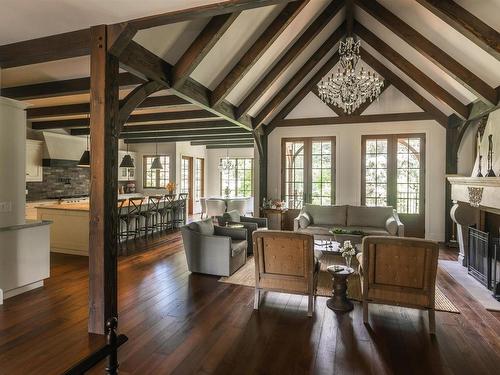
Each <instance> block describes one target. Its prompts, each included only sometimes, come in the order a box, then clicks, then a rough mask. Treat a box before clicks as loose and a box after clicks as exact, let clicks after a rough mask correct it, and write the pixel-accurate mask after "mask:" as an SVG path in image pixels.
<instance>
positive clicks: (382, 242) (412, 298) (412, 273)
mask: <svg viewBox="0 0 500 375" xmlns="http://www.w3.org/2000/svg"><path fill="white" fill-rule="evenodd" d="M362 246H363V252H362V253H359V254H358V255H357V257H358V260H359V264H360V266H361V267H360V271H361V272H360V274H361V278H362V289H363V321H364V322H365V323H368V304H370V303H380V304H385V305H396V306H404V307H410V308H416V309H423V310H427V311H428V313H429V332H430V333H431V334H434V333H435V331H436V328H435V326H436V323H435V313H434V307H435V304H434V298H435V287H436V273H437V263H438V256H439V246H438V244H437V243H435V242H432V241H426V240H422V239H418V238H401V237H389V236H368V237H365V238H364V239H363V245H362Z"/></svg>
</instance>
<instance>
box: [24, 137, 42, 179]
mask: <svg viewBox="0 0 500 375" xmlns="http://www.w3.org/2000/svg"><path fill="white" fill-rule="evenodd" d="M42 157H43V142H41V141H33V140H27V141H26V182H42V181H43V169H42Z"/></svg>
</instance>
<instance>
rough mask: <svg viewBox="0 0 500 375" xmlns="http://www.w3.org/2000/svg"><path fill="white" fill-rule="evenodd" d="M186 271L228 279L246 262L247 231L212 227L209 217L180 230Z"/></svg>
mask: <svg viewBox="0 0 500 375" xmlns="http://www.w3.org/2000/svg"><path fill="white" fill-rule="evenodd" d="M181 233H182V240H183V242H184V251H185V253H186V260H187V263H188V269H189V271H191V272H196V273H205V274H209V275H218V276H230V275H232V274H233V273H234V272H236V271H237V270H238V269H239V268H240V267H241V266H243V265H244V264H245V262H246V260H247V252H246V250H247V246H248V241H247V230H246V229H245V228H225V227H219V226H214V224H213V222H212V219H211V218H208V219H205V220H202V221H197V222H193V223H190V224H188V225H185V226H183V227H182V228H181Z"/></svg>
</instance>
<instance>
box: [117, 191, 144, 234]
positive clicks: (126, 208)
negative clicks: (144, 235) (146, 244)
mask: <svg viewBox="0 0 500 375" xmlns="http://www.w3.org/2000/svg"><path fill="white" fill-rule="evenodd" d="M143 201H144V198H130V199H128V201H125V202H123V203H122V206H121V208H120V211H119V212H120V214H119V218H120V221H122V222H123V223H124V224H125V230H121V231H120V238H122V237H125V240H128V239H129V238H130V236H131V235H134V239H136V238H137V233H139V231H140V224H141V222H140V219H141V209H142V202H143ZM132 222H133V223H134V228H133V229H131V228H130V224H131V223H132Z"/></svg>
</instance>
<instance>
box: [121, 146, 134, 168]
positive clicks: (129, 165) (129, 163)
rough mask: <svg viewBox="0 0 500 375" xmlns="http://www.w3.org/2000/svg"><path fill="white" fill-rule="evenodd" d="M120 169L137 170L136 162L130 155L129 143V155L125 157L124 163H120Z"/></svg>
mask: <svg viewBox="0 0 500 375" xmlns="http://www.w3.org/2000/svg"><path fill="white" fill-rule="evenodd" d="M120 168H135V166H134V160H133V159H132V157H131V156H130V155H129V153H128V143H127V153H126V154H125V155H124V156H123V159H122V162H121V163H120Z"/></svg>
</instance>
